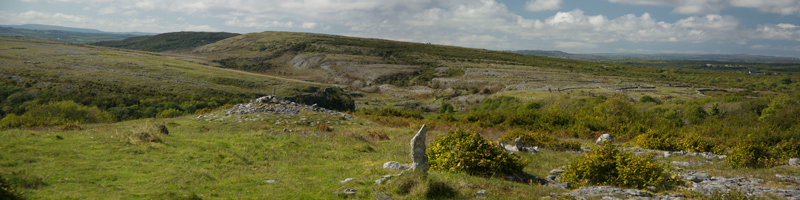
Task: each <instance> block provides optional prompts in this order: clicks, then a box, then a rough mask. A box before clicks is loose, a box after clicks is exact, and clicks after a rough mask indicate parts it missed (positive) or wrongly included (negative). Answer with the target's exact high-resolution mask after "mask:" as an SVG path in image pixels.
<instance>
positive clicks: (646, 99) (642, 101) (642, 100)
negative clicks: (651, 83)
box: [639, 95, 661, 104]
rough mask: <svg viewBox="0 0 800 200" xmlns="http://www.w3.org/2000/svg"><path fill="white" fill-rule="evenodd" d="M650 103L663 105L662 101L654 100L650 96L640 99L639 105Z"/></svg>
mask: <svg viewBox="0 0 800 200" xmlns="http://www.w3.org/2000/svg"><path fill="white" fill-rule="evenodd" d="M648 102H652V103H655V104H661V101H659V100H658V99H656V98H653V97H651V96H648V95H644V96H642V97H641V98H639V103H648Z"/></svg>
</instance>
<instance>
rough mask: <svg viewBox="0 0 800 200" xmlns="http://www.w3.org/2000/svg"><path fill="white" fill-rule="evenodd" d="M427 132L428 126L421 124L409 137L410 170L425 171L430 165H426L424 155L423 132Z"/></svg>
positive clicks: (426, 158) (426, 161)
mask: <svg viewBox="0 0 800 200" xmlns="http://www.w3.org/2000/svg"><path fill="white" fill-rule="evenodd" d="M427 132H428V126H426V125H422V128H420V129H419V132H417V135H414V138H412V139H411V160H412V161H413V163H411V170H413V171H418V172H422V173H427V172H428V169H429V168H430V165H428V156H427V155H425V150H426V148H427V147H426V146H425V133H427Z"/></svg>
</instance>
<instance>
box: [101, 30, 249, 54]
mask: <svg viewBox="0 0 800 200" xmlns="http://www.w3.org/2000/svg"><path fill="white" fill-rule="evenodd" d="M237 35H239V34H238V33H225V32H217V33H211V32H174V33H164V34H158V35H153V36H139V37H132V38H127V39H124V40H121V41H103V42H94V43H91V45H96V46H105V47H115V48H122V49H133V50H140V51H152V52H162V51H169V50H181V49H187V48H194V47H198V46H202V45H206V44H211V43H214V42H217V41H220V40H222V39H225V38H229V37H234V36H237Z"/></svg>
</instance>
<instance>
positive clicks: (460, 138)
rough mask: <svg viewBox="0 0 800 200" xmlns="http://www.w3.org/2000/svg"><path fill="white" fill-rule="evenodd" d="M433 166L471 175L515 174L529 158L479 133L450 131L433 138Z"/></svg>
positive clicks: (431, 162) (431, 163)
mask: <svg viewBox="0 0 800 200" xmlns="http://www.w3.org/2000/svg"><path fill="white" fill-rule="evenodd" d="M426 154H427V155H428V158H429V162H430V165H431V169H434V170H443V171H451V172H466V173H467V174H471V175H479V176H489V175H493V174H513V173H517V172H521V171H522V168H523V167H525V165H526V162H525V161H523V160H520V158H519V157H517V156H516V155H512V154H509V153H508V152H506V151H504V150H502V149H500V147H498V146H497V145H495V144H493V143H492V142H490V141H489V140H486V139H485V138H483V137H482V136H481V135H480V134H478V133H474V132H473V133H469V132H466V131H461V130H459V131H455V132H448V133H446V134H444V135H442V136H440V137H438V138H436V141H435V142H433V143H432V144H431V145H430V147H428V150H427V152H426Z"/></svg>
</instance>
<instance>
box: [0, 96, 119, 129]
mask: <svg viewBox="0 0 800 200" xmlns="http://www.w3.org/2000/svg"><path fill="white" fill-rule="evenodd" d="M111 121H114V116H113V115H111V114H109V113H108V112H106V111H102V110H100V109H99V108H97V107H87V106H83V105H80V104H78V103H75V102H73V101H59V102H51V103H49V104H46V105H40V106H36V107H33V108H31V109H30V110H28V111H27V112H25V114H23V115H21V116H17V115H14V114H9V115H6V117H4V118H3V119H2V120H0V128H18V127H38V126H54V125H63V124H68V123H73V124H82V123H99V122H111Z"/></svg>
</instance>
